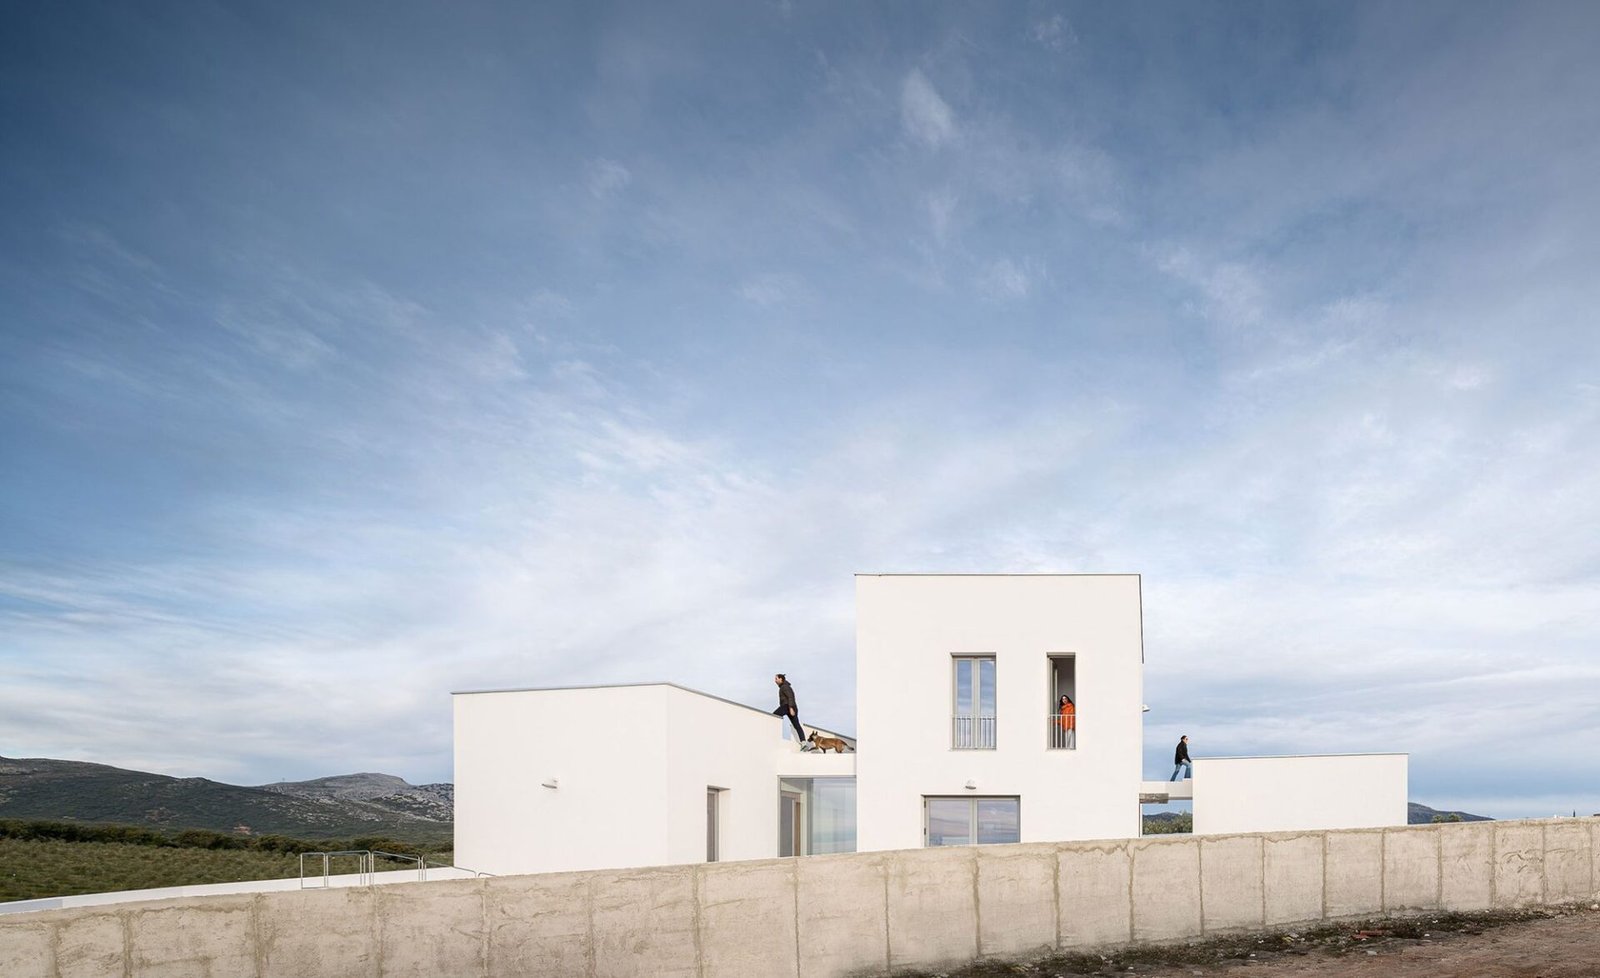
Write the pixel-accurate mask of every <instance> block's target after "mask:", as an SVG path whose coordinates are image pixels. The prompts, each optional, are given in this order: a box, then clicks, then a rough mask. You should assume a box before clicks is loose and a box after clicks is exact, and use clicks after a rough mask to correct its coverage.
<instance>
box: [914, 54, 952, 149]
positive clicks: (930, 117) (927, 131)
mask: <svg viewBox="0 0 1600 978" xmlns="http://www.w3.org/2000/svg"><path fill="white" fill-rule="evenodd" d="M900 125H901V126H902V127H903V128H904V129H905V132H906V134H907V135H909V136H910V137H911V138H912V139H915V140H917V141H918V142H921V143H923V144H924V145H926V146H931V147H937V146H941V145H943V144H945V143H947V142H949V141H950V140H951V139H953V138H955V135H956V120H955V113H953V112H951V111H950V106H949V104H947V103H946V102H945V100H944V99H943V98H940V97H939V93H938V92H937V91H935V90H934V87H933V83H932V82H930V81H928V77H927V76H926V75H924V74H923V73H922V71H921V69H918V68H913V69H911V71H909V72H907V73H906V77H905V80H904V81H903V82H901V84H900Z"/></svg>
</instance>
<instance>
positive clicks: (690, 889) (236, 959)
mask: <svg viewBox="0 0 1600 978" xmlns="http://www.w3.org/2000/svg"><path fill="white" fill-rule="evenodd" d="M1597 863H1600V819H1552V820H1541V821H1529V822H1478V823H1462V824H1449V825H1425V826H1411V827H1406V828H1388V829H1356V830H1345V831H1332V832H1283V833H1275V834H1267V835H1223V836H1167V837H1155V838H1144V839H1128V840H1121V841H1108V842H1074V843H1029V844H1024V845H1017V846H994V847H978V848H952V849H920V850H909V851H900V852H872V853H861V854H857V855H842V856H814V857H809V858H805V859H798V860H796V859H768V860H758V861H751V862H740V863H718V864H711V865H695V866H669V867H657V868H651V869H638V870H608V871H601V872H587V873H559V874H550V875H544V876H509V877H500V878H495V879H476V880H461V881H450V882H438V883H409V884H398V885H392V886H385V887H376V888H371V889H341V890H321V891H319V890H308V891H304V892H292V893H260V894H254V895H239V896H220V897H207V898H188V899H182V900H166V901H159V902H152V903H131V904H118V905H112V906H96V907H81V908H76V909H70V910H52V911H44V912H39V913H19V914H12V915H9V916H5V917H0V975H3V976H5V978H189V976H196V978H199V976H208V978H212V976H226V978H234V976H238V978H278V976H296V978H357V976H359V978H402V976H405V978H410V976H418V978H421V976H432V975H450V976H452V978H474V976H476V978H519V976H525V975H540V976H553V978H563V976H572V978H623V976H634V975H638V976H645V975H652V976H653V975H667V976H679V975H681V976H692V978H722V976H729V978H732V976H745V975H751V974H762V975H773V976H778V978H784V976H788V978H842V976H845V975H853V974H881V973H885V972H889V971H893V970H898V969H908V968H937V967H940V966H943V965H948V964H955V963H958V962H962V961H968V960H971V959H972V958H974V957H1017V956H1026V955H1032V954H1038V953H1041V952H1046V951H1049V950H1051V949H1055V948H1079V947H1093V946H1103V945H1110V944H1118V943H1125V942H1128V941H1130V940H1132V941H1145V940H1173V939H1183V938H1192V937H1201V936H1205V935H1208V934H1216V933H1226V932H1229V931H1238V930H1249V929H1252V928H1259V927H1262V926H1273V925H1279V924H1290V923H1297V922H1302V921H1311V920H1323V919H1333V918H1338V917H1350V916H1361V915H1370V914H1377V913H1382V912H1393V911H1414V910H1433V909H1451V910H1473V909H1489V908H1494V907H1514V906H1523V905H1528V904H1539V903H1560V902H1566V901H1571V900H1585V901H1588V900H1594V899H1597V898H1600V865H1597Z"/></svg>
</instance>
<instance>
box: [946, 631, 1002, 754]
mask: <svg viewBox="0 0 1600 978" xmlns="http://www.w3.org/2000/svg"><path fill="white" fill-rule="evenodd" d="M984 662H988V663H990V668H989V673H990V677H989V681H990V685H991V686H992V687H993V688H992V689H991V690H990V693H991V695H992V696H993V698H994V713H993V714H992V715H990V716H984V715H983V682H982V681H983V667H982V663H984ZM963 668H966V669H969V678H968V684H969V685H968V689H969V692H968V697H969V700H970V703H969V707H968V712H967V713H965V714H963V713H962V712H961V671H962V669H963ZM963 720H965V721H967V723H968V724H969V727H968V729H969V730H970V734H969V736H968V738H967V739H968V740H970V743H965V744H963V743H961V740H962V737H960V736H959V734H958V731H959V730H960V728H961V722H962V721H963ZM985 720H987V721H988V722H989V729H988V737H987V740H988V742H987V743H984V740H985V736H984V729H983V722H984V721H985ZM999 726H1000V662H999V659H998V657H997V656H996V655H995V654H994V653H993V652H971V653H969V652H959V653H951V655H950V749H951V750H998V749H999V745H1000V738H999Z"/></svg>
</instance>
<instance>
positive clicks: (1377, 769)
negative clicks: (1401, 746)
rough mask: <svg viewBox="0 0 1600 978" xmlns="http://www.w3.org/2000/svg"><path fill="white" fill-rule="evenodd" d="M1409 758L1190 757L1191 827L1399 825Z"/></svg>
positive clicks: (1403, 817) (1252, 829) (1275, 828)
mask: <svg viewBox="0 0 1600 978" xmlns="http://www.w3.org/2000/svg"><path fill="white" fill-rule="evenodd" d="M1408 760H1409V758H1408V757H1407V755H1405V754H1302V755H1289V756H1284V757H1201V758H1196V759H1195V761H1194V831H1195V833H1196V834H1201V833H1204V834H1216V833H1226V832H1279V831H1288V830H1291V829H1364V828H1377V827H1381V826H1389V825H1404V824H1406V800H1407V787H1406V777H1407V764H1408Z"/></svg>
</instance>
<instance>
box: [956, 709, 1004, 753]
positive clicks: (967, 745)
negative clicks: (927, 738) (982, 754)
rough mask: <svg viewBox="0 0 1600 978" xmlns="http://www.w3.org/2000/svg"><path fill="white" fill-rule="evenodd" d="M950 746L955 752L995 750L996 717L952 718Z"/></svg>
mask: <svg viewBox="0 0 1600 978" xmlns="http://www.w3.org/2000/svg"><path fill="white" fill-rule="evenodd" d="M950 746H951V747H952V748H953V749H955V750H994V717H971V716H968V717H951V718H950Z"/></svg>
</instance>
